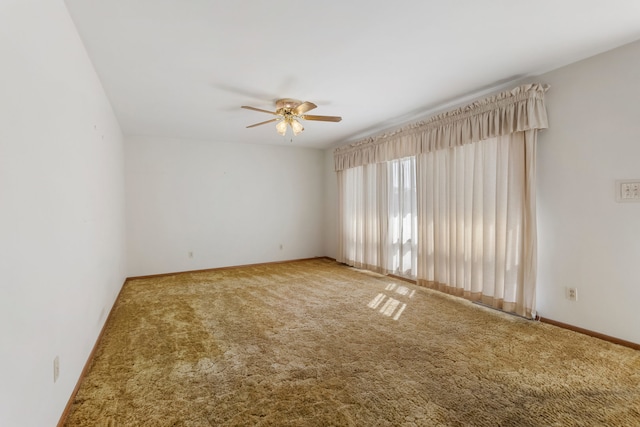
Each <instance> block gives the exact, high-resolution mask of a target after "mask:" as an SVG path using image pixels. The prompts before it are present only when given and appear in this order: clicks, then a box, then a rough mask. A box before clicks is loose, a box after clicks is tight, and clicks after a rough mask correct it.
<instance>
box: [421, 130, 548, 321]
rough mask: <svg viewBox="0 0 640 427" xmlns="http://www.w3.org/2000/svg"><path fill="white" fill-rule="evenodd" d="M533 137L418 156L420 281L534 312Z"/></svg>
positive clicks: (516, 135)
mask: <svg viewBox="0 0 640 427" xmlns="http://www.w3.org/2000/svg"><path fill="white" fill-rule="evenodd" d="M535 140H536V139H535V131H527V132H516V133H513V134H509V135H505V136H500V137H497V138H491V139H488V140H484V141H479V142H475V143H473V144H466V145H462V146H458V147H454V148H450V149H447V150H439V151H433V152H429V153H423V154H420V155H419V156H418V187H419V188H420V192H419V193H418V203H419V209H418V210H419V215H418V218H419V219H418V221H419V224H418V228H419V230H420V233H419V261H418V283H420V284H422V285H425V286H428V287H431V288H435V289H439V290H442V291H445V292H448V293H452V294H455V295H458V296H463V297H465V298H469V299H472V300H480V301H482V302H483V303H485V304H488V305H491V306H494V307H496V308H499V309H502V310H505V311H509V312H515V313H517V314H520V315H522V316H526V317H532V313H535V197H531V196H532V195H533V191H534V188H535V187H534V184H535V182H534V181H533V180H532V179H533V178H535V176H531V173H533V171H535V156H534V153H535Z"/></svg>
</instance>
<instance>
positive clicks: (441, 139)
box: [334, 84, 549, 171]
mask: <svg viewBox="0 0 640 427" xmlns="http://www.w3.org/2000/svg"><path fill="white" fill-rule="evenodd" d="M548 88H549V86H547V85H541V84H526V85H522V86H518V87H516V88H515V89H513V90H509V91H505V92H502V93H499V94H497V95H495V96H492V97H489V98H485V99H482V100H480V101H476V102H474V103H472V104H469V105H467V106H465V107H462V108H458V109H456V110H452V111H449V112H446V113H443V114H439V115H437V116H434V117H432V118H430V119H428V120H425V121H421V122H417V123H413V124H411V125H409V126H406V127H404V128H402V129H399V130H397V131H395V132H393V133H389V134H383V135H378V136H375V137H369V138H367V139H364V140H362V141H358V142H356V143H353V144H350V145H346V146H344V147H339V148H336V149H335V151H334V163H335V170H336V171H341V170H344V169H349V168H353V167H357V166H363V165H368V164H371V163H380V162H386V161H390V160H394V159H401V158H404V157H408V156H415V155H418V154H422V153H428V152H430V151H435V150H440V149H444V148H451V147H455V146H459V145H464V144H469V143H472V142H477V141H482V140H485V139H489V138H494V137H498V136H501V135H506V134H510V133H513V132H519V131H526V130H530V129H546V128H547V127H548V123H547V111H546V108H545V104H544V95H545V92H546V91H547V90H548Z"/></svg>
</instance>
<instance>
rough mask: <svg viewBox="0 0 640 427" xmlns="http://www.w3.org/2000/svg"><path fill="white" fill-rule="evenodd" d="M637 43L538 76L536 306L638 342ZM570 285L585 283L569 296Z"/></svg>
mask: <svg viewBox="0 0 640 427" xmlns="http://www.w3.org/2000/svg"><path fill="white" fill-rule="evenodd" d="M639 76H640V42H636V43H633V44H630V45H626V46H623V47H621V48H618V49H615V50H612V51H609V52H606V53H603V54H600V55H597V56H594V57H592V58H589V59H586V60H584V61H580V62H577V63H575V64H572V65H569V66H566V67H563V68H560V69H558V70H555V71H552V72H550V73H546V74H544V75H542V76H540V78H539V79H537V80H539V81H541V82H544V83H549V84H550V85H551V89H550V90H549V92H548V93H547V109H548V114H549V126H550V128H549V129H548V130H545V131H543V132H541V134H540V137H539V141H538V222H539V248H538V249H539V250H538V254H539V255H538V256H539V265H538V299H537V301H538V312H539V314H540V315H541V316H543V317H548V318H550V319H554V320H558V321H561V322H564V323H568V324H571V325H575V326H579V327H582V328H586V329H590V330H593V331H597V332H601V333H604V334H607V335H611V336H614V337H618V338H621V339H625V340H628V341H632V342H635V343H640V309H638V303H639V302H640V203H616V201H615V195H614V182H615V180H616V179H640V84H639V80H638V78H639ZM566 287H576V288H577V289H578V301H576V302H572V301H569V300H568V299H567V298H566V296H565V292H566Z"/></svg>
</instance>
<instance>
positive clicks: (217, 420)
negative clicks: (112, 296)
mask: <svg viewBox="0 0 640 427" xmlns="http://www.w3.org/2000/svg"><path fill="white" fill-rule="evenodd" d="M66 425H67V426H101V425H106V426H251V425H256V426H307V425H308V426H520V427H522V426H640V352H638V351H635V350H631V349H628V348H624V347H620V346H616V345H613V344H610V343H607V342H604V341H600V340H598V339H595V338H590V337H586V336H584V335H580V334H576V333H573V332H569V331H566V330H563V329H559V328H556V327H553V326H550V325H546V324H541V323H538V322H532V321H527V320H524V319H521V318H517V317H513V316H509V315H505V314H502V313H500V312H497V311H494V310H490V309H486V308H483V307H479V306H477V305H474V304H470V303H468V302H466V301H463V300H459V299H456V298H453V297H450V296H447V295H444V294H441V293H438V292H434V291H430V290H428V289H425V288H420V287H417V286H414V285H411V284H408V283H405V282H401V281H397V280H393V279H390V278H387V277H383V276H379V275H376V274H372V273H366V272H360V271H358V270H355V269H351V268H348V267H345V266H341V265H338V264H336V263H334V262H331V261H329V260H325V259H317V260H311V261H300V262H294V263H283V264H271V265H264V266H254V267H242V268H237V269H228V270H218V271H211V272H201V273H185V274H179V275H173V276H167V277H162V278H153V279H137V280H130V281H128V282H127V283H126V285H125V287H124V289H123V291H122V294H121V297H120V298H119V300H118V302H117V303H116V307H115V308H114V313H113V316H112V318H111V320H110V323H109V324H108V325H107V329H106V332H105V335H104V338H103V340H102V342H101V343H100V345H99V348H98V350H97V354H96V357H95V360H94V363H93V365H92V367H91V369H90V371H89V373H88V375H87V376H86V378H85V380H84V382H83V384H82V386H81V388H80V391H79V393H78V394H77V396H76V399H75V401H74V403H73V407H72V410H71V412H70V415H69V417H68V419H67V424H66Z"/></svg>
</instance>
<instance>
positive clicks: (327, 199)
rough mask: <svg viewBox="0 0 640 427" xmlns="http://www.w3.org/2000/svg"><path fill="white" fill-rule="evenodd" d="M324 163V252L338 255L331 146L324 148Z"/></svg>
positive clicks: (336, 181)
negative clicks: (328, 148) (327, 148)
mask: <svg viewBox="0 0 640 427" xmlns="http://www.w3.org/2000/svg"><path fill="white" fill-rule="evenodd" d="M324 162H325V165H324V254H325V256H328V257H331V258H333V259H335V258H336V256H337V255H338V177H337V175H336V172H335V168H334V163H333V148H332V149H330V150H325V160H324Z"/></svg>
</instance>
